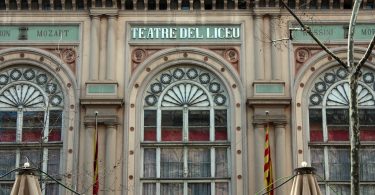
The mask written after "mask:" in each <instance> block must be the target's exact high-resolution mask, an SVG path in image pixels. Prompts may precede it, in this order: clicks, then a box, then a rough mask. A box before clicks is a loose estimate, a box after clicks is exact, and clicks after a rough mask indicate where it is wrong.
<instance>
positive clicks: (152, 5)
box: [147, 0, 156, 10]
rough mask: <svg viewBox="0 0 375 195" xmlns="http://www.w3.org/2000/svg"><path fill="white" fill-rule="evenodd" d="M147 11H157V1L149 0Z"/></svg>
mask: <svg viewBox="0 0 375 195" xmlns="http://www.w3.org/2000/svg"><path fill="white" fill-rule="evenodd" d="M147 9H148V10H155V9H156V1H155V0H148V3H147Z"/></svg>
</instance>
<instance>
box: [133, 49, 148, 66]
mask: <svg viewBox="0 0 375 195" xmlns="http://www.w3.org/2000/svg"><path fill="white" fill-rule="evenodd" d="M146 55H147V54H146V51H145V50H144V49H135V50H133V53H132V60H133V61H134V62H138V63H140V62H142V61H143V60H144V59H145V57H146Z"/></svg>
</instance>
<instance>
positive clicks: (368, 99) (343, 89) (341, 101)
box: [327, 83, 375, 106]
mask: <svg viewBox="0 0 375 195" xmlns="http://www.w3.org/2000/svg"><path fill="white" fill-rule="evenodd" d="M349 90H350V86H349V84H348V83H343V84H340V85H338V86H336V87H335V88H334V89H332V90H331V92H330V94H328V98H327V105H329V106H340V105H341V106H348V105H349ZM357 94H358V105H359V106H373V105H375V101H374V97H373V95H372V94H371V93H370V91H369V90H368V89H367V88H365V87H363V86H362V85H358V88H357Z"/></svg>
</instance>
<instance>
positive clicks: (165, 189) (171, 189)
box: [160, 183, 184, 195]
mask: <svg viewBox="0 0 375 195" xmlns="http://www.w3.org/2000/svg"><path fill="white" fill-rule="evenodd" d="M160 194H163V195H164V194H165V195H183V194H184V184H182V183H162V184H160Z"/></svg>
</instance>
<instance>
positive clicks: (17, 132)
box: [16, 108, 23, 142]
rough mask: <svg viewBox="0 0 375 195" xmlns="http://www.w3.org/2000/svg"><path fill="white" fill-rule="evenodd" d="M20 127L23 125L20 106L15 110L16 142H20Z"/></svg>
mask: <svg viewBox="0 0 375 195" xmlns="http://www.w3.org/2000/svg"><path fill="white" fill-rule="evenodd" d="M22 127H23V109H22V108H20V109H18V111H17V130H16V142H22Z"/></svg>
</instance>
